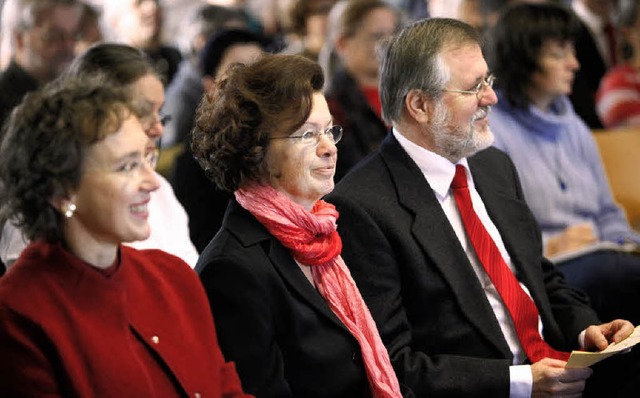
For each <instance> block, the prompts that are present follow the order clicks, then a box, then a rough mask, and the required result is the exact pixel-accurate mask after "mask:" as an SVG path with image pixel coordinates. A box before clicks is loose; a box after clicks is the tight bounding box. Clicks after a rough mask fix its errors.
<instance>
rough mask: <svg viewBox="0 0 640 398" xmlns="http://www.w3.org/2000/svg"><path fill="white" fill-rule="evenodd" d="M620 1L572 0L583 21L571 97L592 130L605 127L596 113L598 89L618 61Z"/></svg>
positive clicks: (577, 44)
mask: <svg viewBox="0 0 640 398" xmlns="http://www.w3.org/2000/svg"><path fill="white" fill-rule="evenodd" d="M615 1H616V0H572V1H571V7H572V9H573V11H574V12H575V14H576V15H577V16H578V18H579V20H580V22H581V23H580V25H579V29H578V32H577V34H576V36H575V49H576V56H577V59H578V62H579V63H580V69H579V70H578V71H576V73H575V78H574V80H573V87H572V89H571V94H570V95H569V98H570V100H571V103H572V104H573V108H574V109H575V112H576V113H577V114H578V116H580V118H581V119H582V120H584V122H585V123H586V124H587V126H589V128H591V129H599V128H602V127H603V125H602V121H601V120H600V118H599V117H598V114H597V112H596V92H597V91H598V87H599V85H600V81H601V80H602V77H603V76H604V74H605V73H606V72H607V70H609V69H610V68H611V67H613V66H615V65H616V64H617V63H618V59H619V53H618V47H619V45H618V40H619V39H618V29H617V27H616V24H615V18H614V11H615Z"/></svg>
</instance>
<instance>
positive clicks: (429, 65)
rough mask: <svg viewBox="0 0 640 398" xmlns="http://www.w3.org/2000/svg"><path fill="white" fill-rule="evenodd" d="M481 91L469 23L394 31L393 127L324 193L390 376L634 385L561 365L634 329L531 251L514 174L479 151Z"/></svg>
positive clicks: (512, 385)
mask: <svg viewBox="0 0 640 398" xmlns="http://www.w3.org/2000/svg"><path fill="white" fill-rule="evenodd" d="M492 84H493V77H492V75H491V74H490V72H489V69H488V67H487V63H486V61H485V60H484V57H483V54H482V48H481V37H480V36H479V33H478V32H477V30H476V29H474V28H473V27H472V26H470V25H468V24H465V23H463V22H461V21H459V20H455V19H444V18H431V19H427V20H422V21H418V22H415V23H414V24H412V25H410V26H408V27H407V28H405V29H404V30H402V31H401V32H400V33H399V34H397V35H395V36H394V37H393V38H392V39H391V40H390V41H389V43H388V45H387V47H386V48H385V49H384V50H383V54H382V61H381V74H380V90H381V99H382V107H383V114H384V115H385V119H386V120H387V121H388V122H389V123H390V124H392V125H393V130H392V133H391V134H389V135H388V136H387V138H385V140H384V141H383V143H382V145H381V146H380V149H379V150H377V151H375V152H374V153H373V154H372V155H371V156H369V157H368V158H367V159H366V160H364V161H363V162H362V163H360V164H359V165H358V166H356V167H355V168H354V169H353V170H352V171H351V172H350V173H349V174H348V175H347V176H345V178H343V179H342V180H341V181H340V182H339V183H338V184H337V185H336V187H335V190H334V191H333V192H332V193H330V194H329V195H327V197H326V198H327V201H328V202H330V203H333V204H335V206H336V208H337V210H338V211H339V212H340V220H339V224H338V231H339V233H340V235H341V236H342V238H343V256H344V259H345V262H346V264H347V265H348V266H349V270H350V271H351V274H352V275H353V278H354V280H355V281H356V283H357V285H358V287H359V288H360V291H361V292H362V296H363V298H364V300H365V302H366V303H367V305H368V306H369V308H370V309H371V314H372V316H373V318H374V319H375V320H376V324H377V325H378V328H379V330H380V335H381V337H382V339H383V341H385V343H386V346H387V349H388V351H389V356H390V358H391V361H392V363H393V365H394V368H395V370H396V373H397V375H398V379H399V381H400V383H401V384H403V385H406V386H407V388H408V389H411V391H412V392H413V393H414V395H415V396H417V397H430V396H447V397H468V396H477V397H507V396H510V397H531V396H534V397H536V396H579V395H580V394H581V393H582V391H584V390H585V384H586V386H587V391H592V392H594V394H595V396H616V392H617V391H616V390H615V389H616V388H618V387H620V388H623V389H624V388H630V389H631V390H626V391H620V392H621V394H622V393H624V392H626V393H628V392H629V391H634V392H635V391H637V388H638V386H637V385H636V384H633V383H637V382H636V381H634V380H635V379H636V378H635V376H631V375H635V374H636V372H638V371H640V369H639V366H640V363H638V362H637V361H636V362H631V364H626V363H625V365H628V366H622V367H620V368H617V369H616V371H619V372H620V374H619V375H617V377H618V378H615V377H612V378H610V379H609V377H610V376H612V375H610V374H604V373H602V372H600V369H596V370H595V371H594V372H593V373H592V370H591V369H589V368H584V369H570V368H565V364H566V360H567V359H568V357H569V352H568V351H571V350H574V349H583V350H589V351H599V350H602V349H604V348H605V347H607V346H608V345H609V344H611V343H614V342H618V341H620V340H621V339H623V338H625V337H627V336H629V335H630V334H631V333H632V331H633V329H634V328H633V325H632V324H631V323H630V322H629V321H625V320H615V321H612V322H609V323H605V324H601V322H600V320H599V319H598V317H597V315H596V313H595V312H594V311H593V310H592V309H591V308H590V307H589V306H588V300H587V298H586V296H585V295H584V294H583V293H581V292H579V291H577V290H575V289H572V288H571V287H569V286H568V285H567V284H566V282H565V280H564V278H563V276H562V274H561V273H560V271H559V270H557V269H556V268H555V267H554V266H553V265H552V264H551V263H549V262H548V261H547V260H545V259H544V258H543V257H542V249H541V246H542V243H541V241H540V235H539V229H538V225H537V223H536V221H535V219H534V218H533V215H532V214H531V212H530V210H529V209H528V208H527V205H526V201H525V197H524V195H523V193H522V189H521V187H520V184H519V182H518V175H517V171H516V169H515V167H514V166H513V164H512V163H511V161H510V160H509V157H508V156H507V155H505V154H504V153H503V152H501V151H499V150H497V149H495V148H492V147H491V143H492V141H493V135H492V133H491V129H490V127H489V124H488V119H487V116H488V114H489V112H490V109H491V107H492V106H493V105H495V103H496V100H497V98H496V94H495V93H494V91H493V90H492V88H491V86H492ZM637 353H638V352H637V351H636V354H635V355H633V356H629V357H627V358H623V359H620V360H621V361H631V360H637V358H638V354H637ZM630 355H631V354H630ZM621 357H623V356H621ZM619 358H620V357H619ZM609 361H610V362H609V363H613V362H615V361H616V360H615V359H612V358H609ZM611 361H612V362H611ZM603 365H604V363H603ZM596 368H597V365H596ZM605 373H606V372H605ZM592 374H595V375H594V376H593V378H591V379H589V380H588V381H587V379H588V378H590V376H591V375H592ZM598 380H599V381H601V382H602V384H600V385H598V384H595V385H591V383H592V382H597V381H598ZM616 381H618V382H620V384H619V385H617V384H616ZM625 384H626V385H625ZM598 394H600V395H598ZM622 396H624V395H622Z"/></svg>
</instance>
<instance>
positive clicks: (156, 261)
mask: <svg viewBox="0 0 640 398" xmlns="http://www.w3.org/2000/svg"><path fill="white" fill-rule="evenodd" d="M166 387H168V388H166ZM177 395H181V396H182V395H186V396H190V397H245V396H246V395H245V394H244V393H243V392H242V388H241V386H240V381H239V379H238V376H237V374H236V371H235V366H234V364H233V363H225V361H224V358H223V356H222V353H221V352H220V348H219V347H218V342H217V337H216V334H215V328H214V325H213V320H212V318H211V313H210V311H209V305H208V302H207V298H206V295H205V294H204V291H203V289H202V286H201V284H200V282H199V280H198V277H197V276H196V274H195V272H193V271H192V270H191V269H190V268H189V267H188V266H187V265H186V264H184V263H183V262H182V261H181V260H179V259H177V258H176V257H173V256H171V255H169V254H167V253H164V252H162V251H159V250H144V251H137V250H135V249H132V248H128V247H124V246H123V247H121V248H120V264H119V267H118V268H117V270H115V272H112V273H111V274H110V275H106V274H104V273H102V272H100V271H99V270H97V269H95V268H93V267H91V266H89V265H87V264H86V263H84V262H82V261H81V260H80V259H78V258H77V257H76V256H74V255H73V254H71V253H69V252H68V251H66V250H65V249H64V248H63V247H62V246H60V245H51V244H47V243H43V242H35V243H32V244H31V245H30V246H29V247H28V248H27V249H25V251H24V252H23V254H22V256H21V257H20V258H19V259H18V260H17V261H16V264H15V265H14V267H12V268H11V270H10V271H9V272H7V274H6V275H5V276H3V277H2V278H1V279H0V396H2V397H5V396H6V397H8V396H37V397H52V396H54V397H57V396H64V397H133V396H141V397H151V396H153V397H165V396H167V397H175V396H177Z"/></svg>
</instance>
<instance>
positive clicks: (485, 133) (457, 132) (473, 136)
mask: <svg viewBox="0 0 640 398" xmlns="http://www.w3.org/2000/svg"><path fill="white" fill-rule="evenodd" d="M490 111H491V108H490V107H489V106H484V107H481V108H478V110H477V111H476V113H475V114H474V115H473V118H472V119H471V122H470V123H469V125H467V126H455V127H451V126H450V125H449V121H450V120H451V112H450V111H449V110H448V109H447V108H445V106H444V105H443V104H442V102H438V103H437V104H436V108H435V112H434V118H433V122H432V125H431V132H432V134H433V142H434V145H435V148H436V151H437V153H438V154H439V155H440V156H442V157H444V158H446V159H448V160H449V161H451V162H452V163H456V162H457V161H459V160H460V159H462V158H466V157H469V156H471V155H474V154H475V153H477V152H479V151H481V150H483V149H486V148H488V147H490V146H491V144H493V133H492V132H491V130H490V129H489V126H488V125H487V126H486V127H484V128H483V130H482V131H478V130H476V127H475V125H474V122H475V121H476V120H478V119H482V118H484V117H486V116H487V114H488V113H489V112H490ZM465 127H466V128H465Z"/></svg>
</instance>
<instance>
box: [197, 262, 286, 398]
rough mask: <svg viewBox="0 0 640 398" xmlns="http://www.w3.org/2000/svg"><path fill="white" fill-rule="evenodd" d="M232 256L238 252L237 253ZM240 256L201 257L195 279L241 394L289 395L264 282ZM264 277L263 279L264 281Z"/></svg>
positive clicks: (274, 304)
mask: <svg viewBox="0 0 640 398" xmlns="http://www.w3.org/2000/svg"><path fill="white" fill-rule="evenodd" d="M235 253H238V252H237V251H236V252H235ZM240 254H243V255H240V256H234V255H233V254H232V255H230V256H222V257H218V258H214V259H209V260H207V259H206V256H207V253H206V251H205V253H203V256H204V257H205V258H204V259H201V260H204V261H203V262H202V264H203V265H204V268H203V269H202V271H201V272H200V279H201V281H202V283H203V285H204V287H205V290H206V292H207V296H208V298H209V303H210V305H211V309H212V312H213V315H214V317H215V323H216V330H217V332H218V340H219V343H220V347H221V348H222V352H223V353H224V355H225V359H226V360H228V361H229V360H232V361H234V362H235V363H236V367H237V369H238V374H239V375H240V379H241V381H242V386H243V388H244V390H245V391H247V392H250V393H252V394H255V395H256V396H258V397H290V396H292V394H291V391H290V389H289V385H288V383H287V381H286V380H285V376H284V365H283V358H282V355H281V351H280V348H279V347H278V346H277V343H276V337H275V335H276V333H277V331H276V330H274V327H273V325H276V324H277V323H276V322H275V321H274V320H273V319H271V317H272V314H273V312H272V311H271V308H277V307H276V306H277V303H275V302H274V301H273V300H272V299H271V298H270V296H269V294H268V293H267V292H266V289H267V288H268V283H269V281H268V280H265V276H264V275H260V274H259V273H257V272H256V271H255V270H256V269H260V268H261V267H253V266H252V261H256V258H258V257H259V256H252V255H251V253H248V252H247V251H244V252H240ZM267 279H268V278H267Z"/></svg>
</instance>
